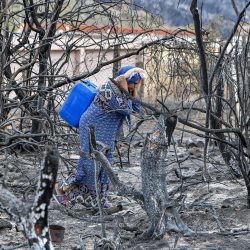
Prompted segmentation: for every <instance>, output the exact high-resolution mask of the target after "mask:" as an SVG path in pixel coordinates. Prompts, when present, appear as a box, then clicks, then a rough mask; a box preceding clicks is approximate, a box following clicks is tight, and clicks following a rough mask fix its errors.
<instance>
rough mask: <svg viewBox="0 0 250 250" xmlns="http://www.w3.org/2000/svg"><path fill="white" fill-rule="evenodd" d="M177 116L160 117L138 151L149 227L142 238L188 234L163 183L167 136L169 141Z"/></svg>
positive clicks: (187, 229)
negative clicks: (171, 232) (177, 233)
mask: <svg viewBox="0 0 250 250" xmlns="http://www.w3.org/2000/svg"><path fill="white" fill-rule="evenodd" d="M176 119H177V117H174V116H172V117H167V118H166V117H164V116H163V115H161V116H160V118H159V120H158V123H157V125H156V126H155V128H154V131H153V133H152V134H150V135H148V136H147V138H146V141H145V145H144V148H143V151H142V160H141V176H142V191H143V196H144V206H145V210H146V212H147V215H148V217H149V221H150V226H149V228H148V230H147V232H145V233H144V237H146V238H158V239H159V238H162V237H163V236H164V235H165V233H166V232H168V231H175V232H181V233H184V234H191V233H192V230H190V229H189V228H188V227H187V226H186V225H185V224H184V222H183V221H182V219H181V218H180V216H179V213H178V211H177V208H176V206H175V204H174V201H173V200H172V199H171V198H170V197H169V195H168V192H167V184H166V179H165V177H166V161H165V160H166V158H167V153H168V143H167V137H166V133H167V136H168V138H171V135H172V133H173V131H174V128H175V125H176Z"/></svg>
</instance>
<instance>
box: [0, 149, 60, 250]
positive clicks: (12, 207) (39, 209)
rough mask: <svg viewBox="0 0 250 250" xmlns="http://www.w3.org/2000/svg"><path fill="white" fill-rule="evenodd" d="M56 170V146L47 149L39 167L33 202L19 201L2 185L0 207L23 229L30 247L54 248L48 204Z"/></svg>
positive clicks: (47, 249) (37, 249)
mask: <svg viewBox="0 0 250 250" xmlns="http://www.w3.org/2000/svg"><path fill="white" fill-rule="evenodd" d="M57 170H58V152H57V150H56V149H49V150H47V154H46V156H45V159H44V164H43V167H42V169H41V174H40V179H39V183H38V189H37V192H36V196H35V199H34V203H33V205H30V204H28V203H24V202H22V201H21V200H19V199H18V198H17V197H16V196H15V195H14V194H13V193H11V192H10V191H8V190H7V189H4V188H2V189H1V192H0V208H1V209H2V210H4V211H5V212H6V213H8V214H9V215H11V216H12V217H13V218H14V219H15V220H16V222H17V225H18V226H17V228H18V230H20V231H23V233H24V235H25V237H26V239H27V240H28V244H29V247H30V248H31V249H35V250H41V249H44V250H45V249H46V250H52V249H54V248H53V245H52V243H51V240H50V235H49V227H48V206H49V203H50V199H51V197H52V193H53V189H54V184H55V181H56V175H57Z"/></svg>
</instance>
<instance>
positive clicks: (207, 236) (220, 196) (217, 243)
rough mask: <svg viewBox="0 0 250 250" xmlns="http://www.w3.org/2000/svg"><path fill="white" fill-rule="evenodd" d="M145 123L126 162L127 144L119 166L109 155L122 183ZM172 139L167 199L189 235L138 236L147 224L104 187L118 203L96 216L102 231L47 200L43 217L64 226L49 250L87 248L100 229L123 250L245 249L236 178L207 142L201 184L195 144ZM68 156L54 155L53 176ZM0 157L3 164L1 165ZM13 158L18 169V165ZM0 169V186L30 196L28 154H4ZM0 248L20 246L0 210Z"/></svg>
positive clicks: (248, 227)
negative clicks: (205, 176)
mask: <svg viewBox="0 0 250 250" xmlns="http://www.w3.org/2000/svg"><path fill="white" fill-rule="evenodd" d="M150 128H151V126H149V125H148V124H147V122H146V123H145V124H144V125H143V126H142V127H141V128H140V131H139V133H136V134H135V136H134V138H133V142H132V145H131V146H130V148H129V162H128V145H127V144H126V143H121V144H120V146H119V149H120V152H121V155H122V156H123V157H122V161H123V168H122V169H121V168H120V167H119V157H118V154H117V152H116V153H115V162H114V171H115V172H116V173H117V175H118V176H119V178H120V179H121V180H122V181H123V182H124V183H126V184H127V185H132V186H134V187H136V188H137V189H140V186H141V183H140V179H141V178H140V151H141V149H142V146H143V138H144V136H145V134H146V133H147V132H149V131H150ZM182 136H183V138H182ZM181 139H182V140H181ZM174 140H175V142H174V143H172V145H171V147H170V148H169V157H168V159H166V171H167V173H168V174H167V180H166V181H167V187H168V191H169V192H170V194H171V195H172V197H173V199H175V200H176V202H178V203H179V204H180V205H181V206H180V207H179V209H180V211H179V212H180V213H181V217H182V218H183V220H184V222H185V223H186V224H187V225H188V226H189V227H190V228H191V229H192V230H193V231H195V232H196V233H195V234H194V235H192V236H183V235H179V234H176V233H173V232H172V233H169V234H166V235H165V237H164V238H163V239H161V240H150V241H145V240H141V239H140V235H141V234H142V232H143V231H144V230H146V228H147V225H148V224H147V216H146V214H145V212H144V210H143V208H142V207H141V205H140V204H138V203H136V202H135V201H134V200H132V199H131V198H129V197H121V196H117V194H116V192H115V190H114V189H111V192H110V200H111V201H112V202H113V203H116V204H121V205H122V208H123V209H122V210H121V211H119V212H117V213H114V214H111V215H104V219H105V230H104V229H103V227H102V223H101V222H100V216H99V215H98V214H95V215H93V214H91V213H90V212H89V211H86V210H84V209H83V208H82V207H79V206H75V207H72V208H69V209H68V210H65V209H64V208H62V206H59V205H58V204H57V203H56V202H55V201H54V200H52V201H51V205H50V209H49V223H50V224H56V225H61V226H63V227H65V235H64V240H63V242H61V243H54V247H55V249H93V248H94V246H97V245H98V244H103V241H101V238H102V232H103V231H105V233H106V239H108V240H110V242H111V243H112V241H113V240H114V243H116V245H119V244H120V246H121V247H123V249H210V250H212V249H250V239H249V233H250V210H249V209H248V208H247V202H246V188H245V185H244V182H243V180H242V179H240V178H238V179H236V178H235V177H234V176H233V175H232V174H231V172H230V171H229V170H228V169H227V168H226V167H225V166H224V164H223V161H222V160H221V157H220V154H219V151H218V148H216V147H215V146H213V145H211V146H210V147H209V162H208V164H207V168H208V172H209V174H210V178H209V181H208V182H204V181H202V168H203V165H204V164H203V158H202V157H203V142H202V141H201V140H200V139H199V138H196V137H194V136H190V135H188V134H184V135H182V133H181V132H180V130H178V129H177V130H176V131H175V134H174ZM69 157H70V158H71V159H72V158H75V160H76V159H77V155H74V154H72V153H69V152H67V153H62V158H61V165H60V170H59V176H61V175H62V174H65V175H66V174H67V171H68V169H69V168H71V167H72V165H70V162H71V161H68V158H69ZM177 159H178V161H177ZM7 160H8V163H10V164H8V165H7V166H6V164H5V162H7ZM17 162H22V166H26V167H25V168H24V167H22V168H20V167H19V165H18V164H17ZM0 168H2V169H1V170H0V173H4V174H3V175H2V177H1V178H2V179H1V180H3V177H4V182H5V185H6V187H8V189H9V190H12V191H13V192H14V193H15V194H16V195H17V196H19V198H20V199H27V200H31V199H32V197H33V196H32V195H33V194H34V189H35V185H36V181H37V176H38V175H37V173H38V168H37V167H36V169H34V164H33V163H32V162H31V161H30V159H29V155H18V156H14V155H12V156H8V159H7V158H4V161H3V164H2V165H1V166H0ZM24 194H25V195H24ZM111 243H110V244H111ZM0 246H1V249H5V250H7V249H28V247H27V243H26V240H25V238H24V237H23V235H22V233H20V232H17V231H16V228H15V221H14V220H13V219H12V218H10V217H9V216H8V215H7V214H6V213H4V212H3V211H0ZM14 247H16V248H14ZM17 247H18V248H17ZM84 247H85V248H84ZM120 249H122V248H120Z"/></svg>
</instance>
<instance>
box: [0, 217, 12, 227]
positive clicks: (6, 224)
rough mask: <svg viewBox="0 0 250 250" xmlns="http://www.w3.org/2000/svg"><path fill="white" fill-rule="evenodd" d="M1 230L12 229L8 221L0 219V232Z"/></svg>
mask: <svg viewBox="0 0 250 250" xmlns="http://www.w3.org/2000/svg"><path fill="white" fill-rule="evenodd" d="M2 229H12V224H11V223H10V222H9V221H7V220H4V219H1V218H0V230H2Z"/></svg>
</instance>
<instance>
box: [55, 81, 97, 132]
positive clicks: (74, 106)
mask: <svg viewBox="0 0 250 250" xmlns="http://www.w3.org/2000/svg"><path fill="white" fill-rule="evenodd" d="M96 90H97V88H96V85H95V84H94V83H92V82H91V81H89V80H83V81H82V82H78V83H75V85H74V86H73V87H72V89H71V90H70V93H69V95H68V96H67V98H66V99H65V101H64V103H63V105H62V107H61V108H60V110H59V115H60V116H61V118H62V119H63V120H65V121H66V122H67V123H68V124H69V125H71V126H73V127H76V128H78V127H79V121H80V118H81V116H82V114H83V113H84V111H85V110H86V109H87V108H88V107H89V106H90V104H91V102H92V101H93V99H94V97H95V95H96Z"/></svg>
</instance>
